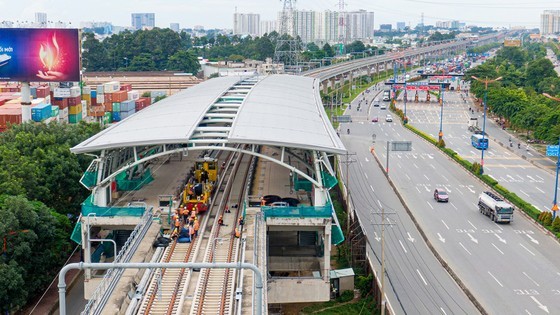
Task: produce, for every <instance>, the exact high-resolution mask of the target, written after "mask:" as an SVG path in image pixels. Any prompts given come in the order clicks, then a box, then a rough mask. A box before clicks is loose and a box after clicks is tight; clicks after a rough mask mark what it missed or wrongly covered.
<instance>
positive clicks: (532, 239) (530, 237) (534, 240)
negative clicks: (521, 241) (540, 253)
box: [525, 234, 539, 245]
mask: <svg viewBox="0 0 560 315" xmlns="http://www.w3.org/2000/svg"><path fill="white" fill-rule="evenodd" d="M525 235H527V237H528V238H529V239H531V242H533V243H535V244H537V245H539V241H537V240H536V239H534V238H533V237H532V236H531V235H529V234H525Z"/></svg>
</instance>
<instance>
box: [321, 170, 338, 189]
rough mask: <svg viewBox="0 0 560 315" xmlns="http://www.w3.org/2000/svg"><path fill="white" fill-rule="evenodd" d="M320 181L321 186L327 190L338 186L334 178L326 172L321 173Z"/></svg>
mask: <svg viewBox="0 0 560 315" xmlns="http://www.w3.org/2000/svg"><path fill="white" fill-rule="evenodd" d="M321 179H322V180H323V186H325V187H326V188H327V189H331V188H333V187H334V186H336V184H338V180H337V179H336V177H334V176H332V175H331V174H330V173H328V172H321Z"/></svg>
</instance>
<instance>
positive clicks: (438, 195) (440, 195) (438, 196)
mask: <svg viewBox="0 0 560 315" xmlns="http://www.w3.org/2000/svg"><path fill="white" fill-rule="evenodd" d="M434 200H435V201H437V202H440V201H441V202H449V195H448V194H447V192H446V191H445V190H443V189H441V188H436V190H435V191H434Z"/></svg>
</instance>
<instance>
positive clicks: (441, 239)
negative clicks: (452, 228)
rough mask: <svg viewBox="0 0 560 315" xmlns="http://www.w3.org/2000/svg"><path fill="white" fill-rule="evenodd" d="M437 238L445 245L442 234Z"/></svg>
mask: <svg viewBox="0 0 560 315" xmlns="http://www.w3.org/2000/svg"><path fill="white" fill-rule="evenodd" d="M437 236H438V239H439V240H440V241H441V242H442V243H445V238H443V237H442V236H441V234H439V233H437ZM559 274H560V273H559Z"/></svg>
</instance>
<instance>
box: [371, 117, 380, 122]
mask: <svg viewBox="0 0 560 315" xmlns="http://www.w3.org/2000/svg"><path fill="white" fill-rule="evenodd" d="M378 121H379V117H377V116H375V117H373V118H372V119H371V122H378Z"/></svg>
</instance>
